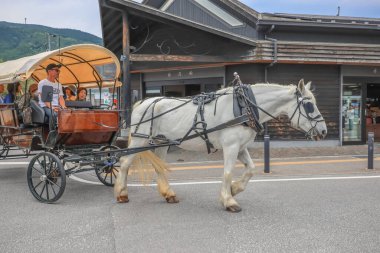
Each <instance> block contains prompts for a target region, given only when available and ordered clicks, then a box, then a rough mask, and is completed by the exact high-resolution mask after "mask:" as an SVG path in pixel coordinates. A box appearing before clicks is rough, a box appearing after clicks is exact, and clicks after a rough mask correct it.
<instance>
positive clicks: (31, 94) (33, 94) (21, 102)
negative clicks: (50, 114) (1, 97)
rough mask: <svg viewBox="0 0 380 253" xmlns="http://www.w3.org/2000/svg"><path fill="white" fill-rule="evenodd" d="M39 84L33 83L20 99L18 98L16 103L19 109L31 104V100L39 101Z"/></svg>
mask: <svg viewBox="0 0 380 253" xmlns="http://www.w3.org/2000/svg"><path fill="white" fill-rule="evenodd" d="M37 90H38V85H37V84H36V83H33V84H32V85H30V86H29V90H28V92H27V93H26V94H25V95H23V96H21V97H20V99H16V101H15V103H16V104H17V108H18V109H22V108H24V107H29V106H30V100H31V99H33V100H35V101H37V102H38V93H37Z"/></svg>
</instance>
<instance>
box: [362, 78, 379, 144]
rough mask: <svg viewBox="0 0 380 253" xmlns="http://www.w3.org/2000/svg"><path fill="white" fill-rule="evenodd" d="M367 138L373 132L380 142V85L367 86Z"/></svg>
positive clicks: (376, 139) (371, 84)
mask: <svg viewBox="0 0 380 253" xmlns="http://www.w3.org/2000/svg"><path fill="white" fill-rule="evenodd" d="M365 106H366V108H365V127H366V131H365V133H366V138H368V132H373V133H374V135H375V141H377V142H379V141H380V83H369V84H367V97H366V104H365Z"/></svg>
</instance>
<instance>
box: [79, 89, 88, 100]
mask: <svg viewBox="0 0 380 253" xmlns="http://www.w3.org/2000/svg"><path fill="white" fill-rule="evenodd" d="M86 100H87V90H86V88H79V89H78V101H86Z"/></svg>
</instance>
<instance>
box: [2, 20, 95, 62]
mask: <svg viewBox="0 0 380 253" xmlns="http://www.w3.org/2000/svg"><path fill="white" fill-rule="evenodd" d="M49 34H50V36H49ZM48 37H50V48H51V50H54V49H57V48H59V47H66V46H70V45H73V44H84V43H90V44H98V45H102V39H101V38H99V37H97V36H95V35H92V34H90V33H86V32H82V31H79V30H74V29H59V28H52V27H48V26H42V25H31V24H17V23H8V22H4V21H0V62H4V61H9V60H13V59H18V58H21V57H24V56H29V55H34V54H38V53H41V52H44V51H47V50H48Z"/></svg>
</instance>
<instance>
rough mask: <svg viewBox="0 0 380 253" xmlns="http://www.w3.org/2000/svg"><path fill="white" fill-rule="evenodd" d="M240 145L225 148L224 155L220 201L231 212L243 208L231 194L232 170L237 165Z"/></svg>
mask: <svg viewBox="0 0 380 253" xmlns="http://www.w3.org/2000/svg"><path fill="white" fill-rule="evenodd" d="M239 148H240V147H239V145H237V144H234V145H230V146H227V147H224V148H223V156H224V176H223V182H222V190H221V193H220V201H221V203H222V205H223V206H224V207H225V208H226V210H227V211H230V212H240V211H241V208H240V206H239V204H238V203H237V202H236V200H235V199H234V198H233V197H232V194H231V181H232V170H233V169H234V167H235V163H236V159H237V156H238V151H239Z"/></svg>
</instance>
